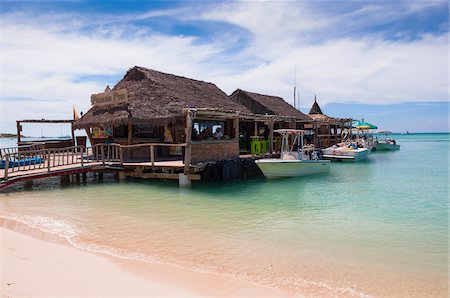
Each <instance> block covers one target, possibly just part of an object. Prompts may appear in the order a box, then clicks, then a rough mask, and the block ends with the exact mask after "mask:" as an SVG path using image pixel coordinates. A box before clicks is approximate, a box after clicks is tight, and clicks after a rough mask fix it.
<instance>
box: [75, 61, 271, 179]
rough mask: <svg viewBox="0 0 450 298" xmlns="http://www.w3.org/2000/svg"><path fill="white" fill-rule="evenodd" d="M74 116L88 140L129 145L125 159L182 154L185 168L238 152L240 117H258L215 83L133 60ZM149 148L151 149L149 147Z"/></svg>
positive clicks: (174, 157)
mask: <svg viewBox="0 0 450 298" xmlns="http://www.w3.org/2000/svg"><path fill="white" fill-rule="evenodd" d="M91 103H92V107H91V109H90V110H89V111H88V112H87V113H85V114H84V115H83V116H82V117H81V118H80V119H78V120H77V121H75V123H74V127H75V128H76V129H86V131H87V133H88V136H89V140H90V142H91V144H97V143H104V142H111V143H118V144H122V145H137V144H144V143H145V144H148V143H152V144H155V145H154V146H152V148H153V147H155V148H156V151H155V152H149V149H148V147H145V146H142V147H139V146H130V149H129V150H127V151H126V152H125V153H124V154H125V157H126V158H127V159H129V160H135V161H136V160H141V161H142V160H148V159H149V158H150V156H152V158H154V159H156V160H182V161H183V162H184V165H185V166H186V171H187V170H188V169H187V168H188V167H189V166H190V165H195V164H198V163H201V162H207V161H217V160H226V159H233V158H238V157H239V121H240V119H253V120H254V119H259V118H262V117H263V116H258V115H254V114H253V113H252V112H251V111H250V110H249V109H247V108H246V107H245V106H243V105H241V104H239V103H237V102H235V101H232V100H230V98H229V97H228V96H227V95H226V94H225V93H224V92H223V91H222V90H220V89H219V88H218V87H217V86H216V85H214V84H213V83H208V82H203V81H198V80H194V79H190V78H185V77H180V76H176V75H173V74H167V73H162V72H159V71H155V70H151V69H147V68H144V67H139V66H135V67H133V68H131V69H130V70H129V71H128V72H127V73H126V75H125V76H124V78H123V79H122V80H121V81H120V82H118V83H117V85H115V86H114V88H112V89H109V87H108V88H107V89H106V90H105V92H104V93H100V94H94V95H92V97H91ZM152 150H153V149H152Z"/></svg>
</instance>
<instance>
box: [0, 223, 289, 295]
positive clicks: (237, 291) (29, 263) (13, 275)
mask: <svg viewBox="0 0 450 298" xmlns="http://www.w3.org/2000/svg"><path fill="white" fill-rule="evenodd" d="M0 239H1V254H0V257H1V258H0V266H1V267H0V268H1V269H0V282H1V284H0V293H1V294H2V297H18V296H26V297H37V296H41V297H49V296H54V297H63V296H73V297H80V296H84V297H86V296H95V297H99V296H118V297H124V296H172V297H173V296H247V297H248V296H253V297H261V296H277V297H280V296H287V293H285V292H281V291H278V290H275V289H271V288H268V287H264V286H260V285H256V284H252V283H249V282H244V281H240V280H234V279H231V278H227V277H223V276H219V275H213V274H202V273H196V272H191V271H188V270H183V269H179V268H174V267H172V266H169V265H155V264H145V263H141V262H131V261H126V260H115V259H113V258H110V257H106V256H100V255H96V254H91V253H89V252H85V251H82V250H78V249H76V248H73V247H70V246H68V245H64V244H60V243H51V242H47V241H43V240H40V239H36V238H33V237H31V236H27V235H23V234H20V233H18V232H15V231H11V230H9V229H5V228H0Z"/></svg>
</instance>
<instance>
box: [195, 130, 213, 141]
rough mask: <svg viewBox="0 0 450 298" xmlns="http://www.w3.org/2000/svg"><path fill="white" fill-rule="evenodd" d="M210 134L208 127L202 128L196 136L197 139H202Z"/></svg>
mask: <svg viewBox="0 0 450 298" xmlns="http://www.w3.org/2000/svg"><path fill="white" fill-rule="evenodd" d="M210 136H211V131H210V130H209V128H205V129H204V130H202V132H201V133H200V134H199V136H198V140H199V141H202V140H206V139H208V138H209V137H210Z"/></svg>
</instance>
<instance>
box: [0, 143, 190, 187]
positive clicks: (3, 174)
mask: <svg viewBox="0 0 450 298" xmlns="http://www.w3.org/2000/svg"><path fill="white" fill-rule="evenodd" d="M152 146H153V145H152ZM3 162H4V163H5V164H3V165H4V166H5V168H4V169H0V188H3V187H6V186H8V185H11V184H14V183H17V182H21V181H27V180H34V179H43V178H48V177H53V176H63V175H71V174H79V173H86V172H101V171H114V172H124V173H125V174H126V175H129V176H133V177H142V178H153V179H175V178H176V179H178V174H177V173H179V172H183V171H184V168H185V165H184V162H183V161H182V160H164V161H156V160H155V159H154V156H152V157H151V159H150V160H142V161H131V160H126V159H124V158H123V154H122V150H121V147H120V146H119V145H115V144H113V145H105V144H99V145H95V146H93V147H91V148H84V147H81V146H73V147H69V148H60V149H41V150H28V151H20V150H15V151H14V150H13V151H8V153H7V154H3ZM14 162H15V163H16V164H14ZM144 169H145V170H147V169H153V170H155V171H160V172H161V173H143V170H144ZM190 178H191V179H192V180H198V179H199V176H198V175H197V176H196V175H191V176H190Z"/></svg>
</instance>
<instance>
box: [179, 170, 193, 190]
mask: <svg viewBox="0 0 450 298" xmlns="http://www.w3.org/2000/svg"><path fill="white" fill-rule="evenodd" d="M178 182H179V185H180V187H183V188H189V187H191V180H190V179H189V177H188V176H187V175H185V174H183V173H179V174H178Z"/></svg>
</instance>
